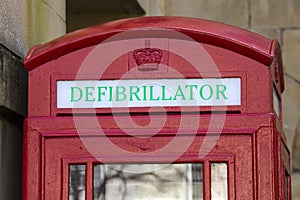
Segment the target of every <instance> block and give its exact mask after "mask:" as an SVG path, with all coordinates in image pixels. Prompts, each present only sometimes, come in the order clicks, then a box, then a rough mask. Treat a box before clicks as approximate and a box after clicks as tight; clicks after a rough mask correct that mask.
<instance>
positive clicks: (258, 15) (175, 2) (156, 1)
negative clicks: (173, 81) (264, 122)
mask: <svg viewBox="0 0 300 200" xmlns="http://www.w3.org/2000/svg"><path fill="white" fill-rule="evenodd" d="M139 2H140V4H141V5H142V6H143V8H144V9H145V11H146V13H147V15H150V16H151V15H171V16H190V17H200V18H204V19H210V20H215V21H219V22H224V23H227V24H231V25H235V26H238V27H241V28H246V29H249V30H251V31H254V32H257V33H259V34H262V35H265V36H267V37H269V38H274V39H278V40H279V42H280V43H281V49H282V53H283V62H284V78H285V88H286V89H285V92H284V95H283V99H282V104H283V127H284V131H285V133H286V135H287V138H288V146H289V148H290V151H291V156H292V165H293V174H292V179H293V199H294V200H297V199H300V193H299V188H300V178H299V177H300V173H299V174H298V171H300V64H299V62H300V12H299V10H300V1H299V0H186V1H183V0H139ZM297 126H298V129H297ZM297 130H298V131H297Z"/></svg>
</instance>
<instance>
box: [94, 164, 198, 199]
mask: <svg viewBox="0 0 300 200" xmlns="http://www.w3.org/2000/svg"><path fill="white" fill-rule="evenodd" d="M141 169H142V170H141ZM202 185H203V182H202V164H171V165H160V164H126V165H95V166H94V200H110V199H114V200H147V199H149V200H170V199H172V200H176V199H178V200H196V199H197V200H201V199H203V186H202Z"/></svg>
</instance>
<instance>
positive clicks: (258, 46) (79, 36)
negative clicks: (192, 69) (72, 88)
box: [24, 16, 275, 70]
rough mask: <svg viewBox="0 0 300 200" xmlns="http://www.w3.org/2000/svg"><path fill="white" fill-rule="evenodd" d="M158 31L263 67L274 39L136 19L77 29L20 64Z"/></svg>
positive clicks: (206, 25)
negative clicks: (119, 35)
mask: <svg viewBox="0 0 300 200" xmlns="http://www.w3.org/2000/svg"><path fill="white" fill-rule="evenodd" d="M141 28H143V29H145V28H146V29H147V28H149V30H151V28H158V29H159V28H162V29H169V30H175V31H178V32H181V33H184V34H186V35H187V36H189V37H191V38H193V39H194V40H196V41H198V42H202V43H207V44H212V45H215V46H219V47H222V48H226V49H229V50H231V51H234V52H237V53H239V54H242V55H245V56H247V57H250V58H252V59H254V60H257V61H259V62H261V63H263V64H265V65H270V64H271V63H272V60H273V56H274V55H272V48H273V45H274V44H273V43H274V41H275V40H271V39H268V38H266V37H263V36H260V35H258V34H255V33H252V32H250V31H247V30H244V29H241V28H238V27H234V26H231V25H226V24H223V23H218V22H214V21H209V20H204V19H197V18H188V17H167V16H164V17H162V16H160V17H139V18H130V19H123V20H117V21H113V22H108V23H104V24H100V25H95V26H91V27H88V28H84V29H80V30H77V31H74V32H72V33H69V34H66V35H64V36H62V37H59V38H57V39H55V40H52V41H50V42H48V43H45V44H42V45H36V46H35V47H33V48H32V49H31V50H30V51H29V53H28V55H27V56H26V58H25V60H24V63H25V67H26V68H27V69H28V70H32V69H35V68H36V67H38V66H40V65H42V64H44V63H46V62H48V61H50V60H53V59H56V58H58V57H60V56H63V55H65V54H68V53H70V52H72V51H76V50H79V49H82V48H85V47H88V46H92V45H96V44H98V43H100V42H102V41H103V40H105V39H107V38H109V37H110V36H113V35H115V34H117V33H120V32H124V31H128V30H135V29H141Z"/></svg>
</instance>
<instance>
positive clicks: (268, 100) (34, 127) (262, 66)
mask: <svg viewBox="0 0 300 200" xmlns="http://www.w3.org/2000/svg"><path fill="white" fill-rule="evenodd" d="M137 28H147V29H151V28H165V29H170V30H175V31H178V32H181V33H184V34H186V35H188V36H189V37H191V38H193V39H194V40H195V41H196V42H198V43H199V44H201V46H202V47H203V48H204V49H205V50H206V51H207V52H208V53H209V55H210V56H211V58H212V59H213V61H214V62H215V64H216V65H217V67H218V69H219V71H220V74H217V75H218V76H219V75H220V76H221V77H239V78H241V81H242V84H241V87H242V88H241V91H242V94H241V98H242V99H241V100H242V104H241V106H228V107H224V108H219V109H220V111H221V110H224V109H225V110H226V112H227V115H226V120H225V122H224V127H223V129H222V130H221V131H222V132H221V136H220V137H219V138H218V141H217V143H216V145H215V146H214V148H213V149H212V151H211V152H210V153H209V154H208V155H207V156H206V157H204V158H199V157H198V153H199V149H200V147H201V145H202V144H203V142H204V138H205V136H206V134H207V131H208V130H209V127H210V126H213V127H214V126H216V125H217V124H211V119H212V117H218V116H219V117H222V116H223V114H210V111H212V110H213V111H217V110H215V108H212V107H201V108H200V107H192V108H189V109H187V110H186V111H187V113H186V114H182V115H181V114H180V108H177V107H167V108H165V109H166V111H167V112H168V115H167V120H166V123H165V124H164V127H163V128H162V129H161V130H160V131H159V132H158V133H157V134H156V135H155V136H154V137H149V138H148V139H140V138H137V137H132V136H129V135H127V134H126V133H125V132H124V129H126V130H127V131H129V132H137V134H139V135H141V136H149V134H151V131H152V130H156V129H158V128H160V127H157V126H158V125H155V124H154V125H152V126H151V127H148V130H147V129H146V130H145V129H140V130H134V129H133V127H130V126H129V125H128V127H123V129H122V130H121V129H120V127H119V126H118V125H117V124H116V122H115V119H114V117H113V116H112V115H111V112H112V111H111V109H96V111H94V110H91V109H77V110H71V109H57V108H56V81H57V80H74V79H75V78H76V74H77V71H78V69H79V68H80V66H81V63H82V62H83V61H84V60H85V58H86V56H87V55H89V53H90V52H91V51H92V50H93V48H95V46H97V45H98V44H99V43H101V42H102V41H103V40H105V39H106V38H108V37H110V36H112V35H115V34H117V33H121V32H124V31H127V30H134V29H137ZM175 43H176V41H175ZM107 53H109V52H107ZM131 55H132V52H128V54H126V55H120V56H119V58H118V59H116V60H115V61H114V62H113V63H112V64H111V65H110V66H106V67H107V69H106V71H105V73H104V74H102V77H101V79H104V80H115V79H120V78H121V77H122V76H123V75H124V74H125V73H127V72H128V71H129V69H130V68H131V67H133V66H134V62H133V60H132V56H131ZM102 56H105V55H102ZM281 60H282V59H281V52H280V48H279V44H278V42H277V41H276V40H270V39H267V38H265V37H262V36H259V35H257V34H254V33H251V32H248V31H246V30H242V29H239V28H236V27H232V26H229V25H224V24H220V23H216V22H212V21H206V20H200V19H191V18H182V17H142V18H134V19H126V20H120V21H116V22H110V23H107V24H103V25H98V26H94V27H90V28H86V29H82V30H79V31H76V32H74V33H70V34H68V35H65V36H63V37H61V38H58V39H56V40H54V41H51V42H49V43H46V44H44V45H40V46H36V47H34V48H33V49H32V50H31V51H30V52H29V54H28V56H27V57H26V59H25V61H24V62H25V66H26V68H27V69H28V70H29V89H28V90H29V103H28V107H29V110H28V117H27V119H26V120H25V127H24V141H23V147H24V149H23V158H24V159H23V161H24V162H23V175H24V177H23V200H46V199H47V200H48V199H53V200H57V199H68V164H69V163H86V164H87V168H88V169H89V170H88V171H87V173H88V174H89V175H88V176H87V183H88V184H87V190H88V191H89V192H87V197H88V199H89V197H90V198H91V195H92V193H91V184H92V177H91V176H92V172H91V170H92V164H93V163H97V162H99V160H97V159H95V158H94V157H93V156H94V155H95V154H97V155H101V156H104V157H106V159H107V161H109V162H111V163H128V162H167V161H168V159H169V157H172V155H177V154H178V153H182V155H181V156H180V157H179V158H178V159H176V160H175V162H204V166H206V168H207V169H208V168H209V165H208V164H209V162H211V161H220V162H221V161H222V162H228V169H229V183H228V184H229V192H228V194H229V199H256V200H267V199H270V200H271V199H272V200H274V199H284V197H285V196H284V193H285V192H286V191H285V177H284V175H285V174H284V173H283V172H284V170H285V169H286V170H287V171H288V172H289V170H290V163H289V152H288V150H287V148H286V141H285V136H284V133H283V132H282V119H281V116H279V117H277V116H276V114H274V110H273V86H274V87H275V88H276V90H277V92H278V96H279V98H281V93H282V92H283V90H284V84H283V69H282V61H281ZM162 62H164V63H165V64H166V65H168V66H170V67H172V68H173V69H174V70H176V71H178V72H180V74H181V75H183V76H184V77H185V78H203V77H215V76H216V74H215V72H214V71H213V70H210V69H209V68H204V67H203V66H192V65H191V64H190V63H189V62H188V61H187V60H186V59H185V58H182V57H180V56H177V55H175V54H174V53H172V52H169V53H168V56H167V57H164V58H163V61H162ZM95 70H97V68H96V67H95ZM199 70H200V71H201V72H203V71H204V72H203V73H201V74H199V73H198V71H199ZM127 78H130V79H131V78H132V79H151V78H156V79H157V78H180V77H178V74H174V73H170V72H169V71H159V73H156V72H149V73H131V74H129V75H128V77H127ZM79 79H96V80H97V79H99V75H97V74H96V73H95V74H92V73H87V74H86V75H84V76H80V77H79ZM130 111H131V113H132V114H133V116H130V115H124V114H123V115H120V116H118V117H117V118H118V119H119V120H121V121H125V122H126V120H129V119H133V121H134V122H135V123H136V124H138V125H140V126H145V125H147V124H148V123H149V115H148V111H149V108H131V109H130ZM154 111H159V109H157V110H155V108H154V109H152V112H154ZM74 112H75V113H79V114H85V115H87V116H82V117H81V118H80V120H81V126H82V128H84V129H85V130H86V131H85V132H84V133H80V135H79V134H78V130H77V127H76V124H74V119H73V117H72V113H74ZM93 112H96V114H97V115H98V116H97V117H96V119H97V120H98V122H99V124H101V128H102V130H103V133H102V134H101V132H99V127H97V126H94V125H93V124H91V123H90V121H91V118H93V119H95V117H93V116H91V115H90V116H88V115H89V113H93ZM117 112H119V113H126V110H125V109H119V110H117ZM155 118H156V119H158V120H160V119H162V120H163V117H162V116H160V114H159V112H157V113H156V116H155ZM183 119H188V120H187V121H189V122H190V123H187V124H184V125H183V126H184V127H181V128H182V129H181V130H182V131H181V132H180V133H179V135H176V133H177V131H178V128H179V122H180V120H183ZM198 121H199V123H198ZM195 123H197V127H196V136H195V137H194V136H192V135H191V132H193V130H192V129H194V128H195V127H193V126H194V125H195ZM125 124H126V123H125ZM216 127H217V126H216ZM79 136H80V137H79ZM82 137H83V138H86V139H87V140H90V144H91V147H90V148H91V149H87V148H86V146H84V145H83V143H82ZM174 137H176V138H177V137H178V138H180V139H181V140H182V143H184V142H185V139H186V138H189V137H194V138H193V142H192V144H191V145H190V146H189V148H188V149H187V150H186V151H185V152H177V151H178V150H176V148H174V149H173V150H169V151H166V152H164V153H163V154H162V155H161V156H156V157H151V156H150V157H149V156H144V155H145V153H149V152H154V151H156V150H158V149H160V148H162V147H163V146H164V145H166V144H168V143H170V141H172V140H173V139H174ZM104 138H108V139H109V140H110V141H111V142H112V143H113V144H115V145H118V146H119V147H120V148H122V149H124V150H127V151H128V152H135V153H138V154H140V156H133V157H128V156H126V155H122V154H121V153H120V154H118V153H116V152H113V151H112V150H110V149H101V147H105V146H106V140H104ZM91 151H92V152H93V154H92V153H91ZM204 180H206V182H207V183H208V182H209V180H210V174H209V173H208V172H205V174H204ZM204 188H205V194H204V196H205V199H209V197H210V190H209V184H206V185H205V186H204ZM289 198H291V197H289Z"/></svg>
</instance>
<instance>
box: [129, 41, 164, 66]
mask: <svg viewBox="0 0 300 200" xmlns="http://www.w3.org/2000/svg"><path fill="white" fill-rule="evenodd" d="M150 45H151V42H150V40H145V48H143V49H142V48H141V49H136V50H134V52H133V58H134V59H135V62H136V64H137V65H138V70H139V71H154V70H157V69H158V65H159V64H160V63H161V58H162V54H163V52H162V50H161V49H158V48H150Z"/></svg>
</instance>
